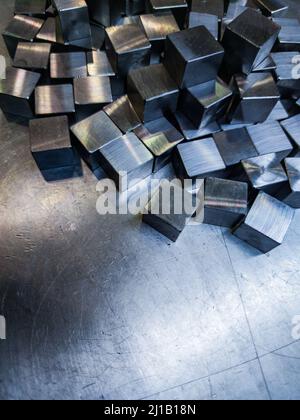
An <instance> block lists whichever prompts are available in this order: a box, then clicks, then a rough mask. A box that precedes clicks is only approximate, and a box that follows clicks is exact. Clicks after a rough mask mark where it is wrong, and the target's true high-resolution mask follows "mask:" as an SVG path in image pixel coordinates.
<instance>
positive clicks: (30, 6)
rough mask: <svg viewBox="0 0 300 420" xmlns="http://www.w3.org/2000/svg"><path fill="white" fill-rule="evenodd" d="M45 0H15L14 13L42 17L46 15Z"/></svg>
mask: <svg viewBox="0 0 300 420" xmlns="http://www.w3.org/2000/svg"><path fill="white" fill-rule="evenodd" d="M46 6H47V0H16V1H15V14H16V15H28V16H38V17H43V16H45V15H46Z"/></svg>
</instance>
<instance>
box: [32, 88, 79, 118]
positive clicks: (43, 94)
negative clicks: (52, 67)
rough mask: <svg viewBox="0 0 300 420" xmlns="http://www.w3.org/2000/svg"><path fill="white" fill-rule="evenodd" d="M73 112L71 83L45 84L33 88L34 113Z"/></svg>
mask: <svg viewBox="0 0 300 420" xmlns="http://www.w3.org/2000/svg"><path fill="white" fill-rule="evenodd" d="M73 112H75V104H74V93H73V86H72V85H53V86H50V85H45V86H38V87H37V88H36V89H35V113H36V115H51V114H69V113H73Z"/></svg>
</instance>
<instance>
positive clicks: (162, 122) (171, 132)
mask: <svg viewBox="0 0 300 420" xmlns="http://www.w3.org/2000/svg"><path fill="white" fill-rule="evenodd" d="M134 132H135V134H136V135H137V136H138V137H139V138H140V139H141V140H144V139H146V138H147V137H150V136H152V135H154V134H158V133H164V135H165V136H166V137H167V139H168V140H169V141H170V142H177V141H178V142H179V141H182V140H183V135H182V134H181V133H180V132H179V131H178V130H177V129H176V128H175V127H174V126H173V125H172V124H171V123H170V122H169V121H168V120H167V119H166V118H164V117H162V118H158V119H157V120H153V121H150V122H147V123H145V124H143V125H141V126H139V127H138V128H136V129H135V130H134Z"/></svg>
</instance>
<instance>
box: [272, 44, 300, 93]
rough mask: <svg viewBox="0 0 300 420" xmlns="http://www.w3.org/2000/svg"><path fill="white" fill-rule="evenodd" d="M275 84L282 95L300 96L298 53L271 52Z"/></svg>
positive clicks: (299, 57)
mask: <svg viewBox="0 0 300 420" xmlns="http://www.w3.org/2000/svg"><path fill="white" fill-rule="evenodd" d="M272 59H273V60H274V62H275V64H276V70H275V74H276V78H277V86H278V89H279V91H280V93H281V95H282V96H283V97H286V98H290V97H291V96H293V95H296V96H300V70H299V63H300V54H299V52H296V51H290V52H288V51H287V52H279V53H273V54H272Z"/></svg>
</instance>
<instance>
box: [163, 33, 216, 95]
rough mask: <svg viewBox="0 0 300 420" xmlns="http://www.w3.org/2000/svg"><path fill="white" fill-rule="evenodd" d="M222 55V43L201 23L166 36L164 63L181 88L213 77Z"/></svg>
mask: <svg viewBox="0 0 300 420" xmlns="http://www.w3.org/2000/svg"><path fill="white" fill-rule="evenodd" d="M223 57H224V50H223V48H222V46H221V45H220V44H219V43H218V42H217V41H216V40H215V39H214V37H213V35H212V34H211V33H210V32H209V31H208V30H207V29H206V28H205V27H204V26H199V27H197V28H192V29H187V30H185V31H181V32H178V33H175V34H172V35H169V36H168V37H167V41H166V57H165V62H164V63H165V66H166V68H167V70H168V71H169V73H170V75H171V76H172V77H173V79H174V80H175V81H176V83H177V84H178V86H180V88H185V87H191V86H195V85H198V84H201V83H205V82H208V81H209V80H213V79H216V77H217V74H218V71H219V67H220V65H221V62H222V60H223Z"/></svg>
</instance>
